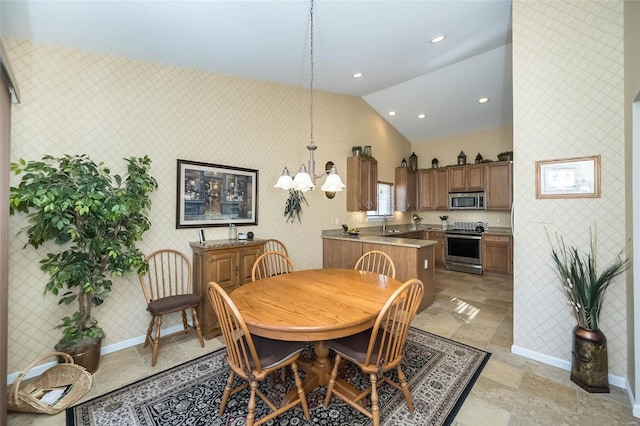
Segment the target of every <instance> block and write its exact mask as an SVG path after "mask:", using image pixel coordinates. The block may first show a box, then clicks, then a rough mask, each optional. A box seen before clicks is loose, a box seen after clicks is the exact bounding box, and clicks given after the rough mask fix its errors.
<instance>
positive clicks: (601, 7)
mask: <svg viewBox="0 0 640 426" xmlns="http://www.w3.org/2000/svg"><path fill="white" fill-rule="evenodd" d="M623 46H624V45H623V2H622V1H610V2H602V1H582V2H564V1H563V2H531V1H521V0H515V1H514V2H513V76H514V79H513V91H514V94H513V102H514V126H513V127H514V158H516V159H517V161H516V162H515V163H514V179H515V183H514V199H515V205H514V208H515V230H514V231H515V258H514V346H516V347H519V348H524V349H526V350H529V351H533V352H537V353H540V354H544V355H547V356H550V357H554V358H557V359H560V360H567V361H569V360H570V359H571V337H572V332H571V330H572V328H573V327H574V325H575V324H576V322H575V320H574V319H573V317H572V315H571V313H570V311H569V308H568V306H567V303H566V299H565V297H564V295H563V293H562V292H561V290H560V284H559V282H558V280H557V278H556V276H555V272H554V269H552V266H551V257H550V246H549V241H548V240H547V236H546V233H545V229H548V230H549V232H550V233H551V234H552V235H553V233H555V232H556V231H557V232H559V233H560V234H561V235H563V236H564V237H565V239H566V241H567V242H569V243H571V244H575V245H577V246H578V247H580V248H586V249H588V247H589V242H588V241H589V227H590V226H593V225H594V224H597V238H598V253H597V255H598V262H599V264H600V265H607V264H609V263H610V262H611V261H612V259H613V258H614V256H615V255H616V254H617V253H619V252H620V250H622V249H624V247H625V244H626V238H625V210H624V206H625V162H624V144H625V142H624V121H623V119H624V96H623V78H624V74H623V62H624V61H623V59H624V56H623V55H624V51H623ZM595 154H599V155H601V156H602V196H601V197H600V198H593V199H589V198H583V199H556V200H539V199H536V198H535V161H536V160H548V159H556V158H567V157H576V156H585V155H595ZM627 303H628V301H627V295H626V293H625V285H624V278H622V277H620V278H618V279H617V280H616V282H614V284H613V285H612V286H611V287H610V288H609V290H608V292H607V295H606V299H605V303H604V307H603V309H602V315H601V327H602V330H603V331H604V333H605V334H606V336H607V338H608V341H609V372H610V374H614V375H616V376H620V377H626V374H627V358H626V357H627V323H626V318H625V314H626V304H627ZM629 303H630V302H629Z"/></svg>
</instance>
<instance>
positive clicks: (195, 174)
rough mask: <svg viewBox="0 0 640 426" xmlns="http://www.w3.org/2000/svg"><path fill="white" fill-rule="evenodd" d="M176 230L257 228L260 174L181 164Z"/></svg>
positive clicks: (208, 164) (233, 168) (242, 169)
mask: <svg viewBox="0 0 640 426" xmlns="http://www.w3.org/2000/svg"><path fill="white" fill-rule="evenodd" d="M177 169H178V177H177V187H178V191H177V202H176V228H203V227H213V226H229V224H231V223H233V224H235V225H237V226H243V225H257V224H258V171H257V170H254V169H247V168H243V167H233V166H225V165H222V164H210V163H202V162H199V161H190V160H180V159H179V160H178V167H177Z"/></svg>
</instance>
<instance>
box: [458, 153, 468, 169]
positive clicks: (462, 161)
mask: <svg viewBox="0 0 640 426" xmlns="http://www.w3.org/2000/svg"><path fill="white" fill-rule="evenodd" d="M464 164H467V156H466V154H465V153H464V151H460V154H458V165H459V166H462V165H464Z"/></svg>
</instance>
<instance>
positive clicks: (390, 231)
mask: <svg viewBox="0 0 640 426" xmlns="http://www.w3.org/2000/svg"><path fill="white" fill-rule="evenodd" d="M396 232H400V231H398V230H397V229H387V230H386V231H384V233H385V234H395V233H396Z"/></svg>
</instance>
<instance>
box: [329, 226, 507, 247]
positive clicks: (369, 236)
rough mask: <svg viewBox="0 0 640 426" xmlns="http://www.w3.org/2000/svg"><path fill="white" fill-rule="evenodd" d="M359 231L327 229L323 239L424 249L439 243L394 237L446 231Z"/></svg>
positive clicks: (498, 231) (496, 231)
mask: <svg viewBox="0 0 640 426" xmlns="http://www.w3.org/2000/svg"><path fill="white" fill-rule="evenodd" d="M449 228H452V226H451V225H450V226H449ZM358 229H360V234H359V235H357V236H351V235H348V234H345V233H344V232H343V230H342V229H327V230H324V231H322V238H328V239H333V240H344V241H360V242H366V243H374V244H385V245H391V246H403V247H415V248H422V247H428V246H432V245H435V244H437V242H436V241H432V240H425V239H416V238H401V237H395V236H394V235H398V234H406V233H409V232H416V231H445V229H443V228H442V226H441V225H432V224H421V225H419V226H417V227H416V226H414V225H412V224H402V225H387V233H386V234H382V226H368V227H362V228H358ZM389 231H393V232H389ZM485 233H486V234H493V235H511V228H506V227H492V228H489V230H487V231H486V232H485Z"/></svg>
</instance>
